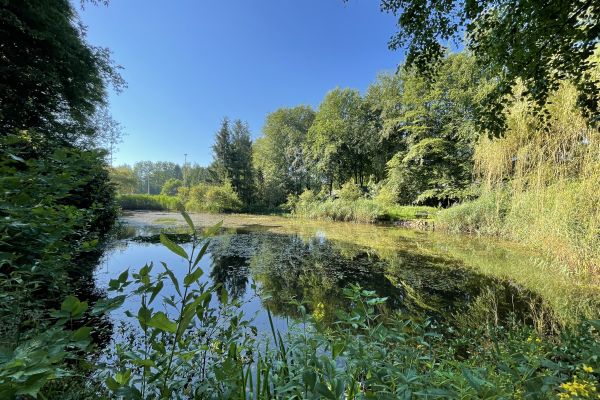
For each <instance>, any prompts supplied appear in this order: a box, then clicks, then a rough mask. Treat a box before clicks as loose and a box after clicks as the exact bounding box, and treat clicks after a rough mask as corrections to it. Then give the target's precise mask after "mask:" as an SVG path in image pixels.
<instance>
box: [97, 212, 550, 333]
mask: <svg viewBox="0 0 600 400" xmlns="http://www.w3.org/2000/svg"><path fill="white" fill-rule="evenodd" d="M218 218H219V216H201V215H197V216H194V219H196V223H198V224H199V226H201V225H210V224H212V223H214V222H215V220H216V219H218ZM223 218H224V219H225V220H226V221H225V224H224V226H225V228H224V229H223V230H222V231H221V233H220V234H219V235H218V236H216V237H214V238H213V239H212V240H211V244H210V246H209V249H208V252H207V254H206V255H205V257H204V259H203V260H202V262H201V264H200V265H201V267H202V268H203V270H204V275H203V276H202V278H201V279H202V280H203V281H204V282H209V283H211V284H217V283H219V284H221V285H222V286H223V287H224V288H226V290H227V291H228V293H229V296H230V297H232V298H236V299H239V300H240V301H241V302H242V308H243V310H244V312H245V314H246V315H247V316H249V317H252V316H254V318H255V321H254V325H256V326H257V328H258V329H259V331H261V332H263V333H266V332H267V331H268V318H267V313H266V308H267V307H268V308H269V309H270V310H271V312H272V313H273V314H274V315H275V316H276V318H275V324H276V326H277V328H278V329H280V330H285V329H286V327H287V326H288V321H289V320H290V319H293V318H294V317H297V307H296V306H294V305H291V304H290V300H292V299H295V300H299V301H307V302H308V304H309V306H308V310H309V312H310V311H311V310H313V309H314V306H317V307H318V308H319V312H320V313H323V315H324V319H325V320H326V321H327V320H329V321H331V320H333V319H334V317H335V312H336V311H337V310H339V309H341V308H343V307H346V306H348V304H347V301H346V299H345V298H344V296H343V293H342V290H343V288H344V287H347V286H348V285H350V284H359V285H361V286H362V287H363V288H365V289H369V290H374V291H375V292H377V294H378V295H379V296H381V297H387V298H388V300H387V303H386V307H387V308H388V309H390V310H396V311H399V312H401V313H403V314H404V315H406V316H409V317H414V318H429V319H432V320H435V321H451V320H453V319H454V318H455V317H456V316H461V315H462V316H464V315H465V314H466V315H468V314H469V313H474V312H475V311H474V310H475V309H477V310H479V312H480V313H481V310H480V308H481V304H482V303H486V306H489V308H490V309H489V310H487V309H486V311H485V312H489V318H494V319H497V318H504V317H506V316H507V315H508V314H509V313H511V312H512V313H515V314H516V315H517V317H518V318H519V319H521V320H523V321H525V322H529V321H531V315H529V314H530V312H531V305H532V304H539V303H541V299H540V296H539V295H536V294H534V293H532V292H531V291H529V290H527V289H525V288H524V287H522V286H521V285H519V284H517V283H515V281H514V280H513V279H506V278H502V277H493V276H490V274H483V273H481V272H479V271H477V270H476V269H474V268H472V267H471V266H470V265H469V259H470V258H469V255H472V256H473V257H476V258H477V259H479V260H481V261H480V262H481V263H488V264H490V265H492V268H501V267H502V265H503V264H506V266H507V268H508V267H509V265H511V266H512V267H513V268H514V263H522V264H523V266H524V267H525V266H526V265H529V264H531V262H532V260H533V258H535V256H534V255H532V254H530V253H527V252H526V251H524V250H522V249H511V248H506V247H503V246H500V245H498V244H495V245H492V246H490V245H488V244H486V243H484V242H483V241H480V242H477V244H474V243H468V242H469V241H470V240H471V239H467V238H462V239H459V243H460V244H461V245H462V246H459V248H460V249H462V251H463V253H464V252H466V253H467V254H466V256H465V254H462V253H461V254H462V255H460V256H458V255H457V254H458V253H456V251H454V252H453V251H449V249H456V248H457V246H456V245H457V243H456V240H457V239H456V237H454V238H452V239H450V238H446V239H444V238H440V237H436V236H432V235H431V234H426V233H419V232H415V231H410V230H404V229H400V228H391V227H387V228H386V227H374V226H370V225H368V226H364V225H358V224H332V223H319V222H306V221H299V220H293V219H286V218H270V217H252V216H237V217H235V218H234V219H233V220H232V218H233V217H231V216H224V217H223ZM122 222H123V229H122V233H121V236H120V237H119V238H117V240H115V242H114V243H113V246H112V247H111V248H110V249H109V250H108V251H107V253H106V255H105V257H104V258H103V260H102V262H101V263H100V265H99V266H98V268H97V270H96V284H97V286H98V287H100V288H106V287H107V286H108V282H109V280H110V279H114V278H116V277H117V276H118V275H119V274H120V273H121V272H122V271H123V270H125V269H129V270H130V272H135V271H137V270H139V269H140V268H141V267H142V266H144V265H145V264H147V263H150V262H153V263H154V268H155V269H156V270H157V271H159V270H161V269H162V267H161V266H160V262H161V261H164V262H166V263H167V265H169V266H170V268H171V269H172V270H173V271H174V272H175V273H176V275H178V279H179V280H180V281H182V279H183V276H184V275H185V271H186V269H187V264H186V262H185V261H183V260H181V259H180V258H179V257H178V256H176V255H174V254H173V253H171V252H170V251H169V250H167V249H166V248H164V247H163V246H162V245H161V244H160V243H157V235H158V233H160V232H161V231H167V232H180V231H181V228H179V227H178V226H180V225H179V224H181V223H182V220H181V219H180V218H179V217H178V216H177V215H176V214H164V213H133V214H129V215H126V216H125V218H124V219H123V221H122ZM182 246H183V247H184V248H185V249H186V250H189V248H190V244H189V243H187V244H186V243H183V244H182ZM465 248H466V250H465ZM469 249H470V250H469ZM482 257H487V259H482ZM163 294H165V295H167V296H168V295H172V294H175V290H174V289H173V288H172V287H168V286H167V287H165V289H163ZM490 296H491V297H490ZM490 299H492V301H491V303H493V304H489V303H490ZM213 302H214V303H215V305H216V304H217V302H218V299H216V298H215V299H214V300H213ZM477 306H478V308H476V307H477ZM138 307H139V304H138V303H137V299H136V298H135V297H131V298H129V299H128V301H127V302H126V304H125V307H124V308H123V309H122V310H120V311H117V312H115V313H113V314H112V318H113V320H114V321H115V322H119V321H121V320H124V319H125V315H124V312H125V311H126V310H130V311H132V312H134V313H136V312H137V311H136V310H137V308H138ZM492 308H493V309H492Z"/></svg>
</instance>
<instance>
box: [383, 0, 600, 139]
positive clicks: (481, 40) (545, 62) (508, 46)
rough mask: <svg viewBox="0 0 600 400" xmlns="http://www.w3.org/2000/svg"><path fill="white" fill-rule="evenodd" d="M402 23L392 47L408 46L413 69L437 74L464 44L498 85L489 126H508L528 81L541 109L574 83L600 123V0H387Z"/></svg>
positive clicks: (590, 113) (386, 5)
mask: <svg viewBox="0 0 600 400" xmlns="http://www.w3.org/2000/svg"><path fill="white" fill-rule="evenodd" d="M381 9H382V11H384V12H389V13H392V14H394V15H396V16H397V17H398V20H397V26H398V32H397V33H396V34H395V35H394V36H393V37H392V38H391V40H390V42H389V46H390V48H392V49H400V48H402V47H404V46H406V48H407V59H406V61H407V65H408V66H416V67H417V68H418V69H419V70H420V71H422V72H425V73H426V75H430V76H432V75H433V74H434V70H435V68H436V66H437V64H438V62H439V61H440V60H442V59H443V58H444V55H445V53H446V48H447V47H448V46H449V44H450V43H451V42H452V41H454V42H458V43H461V42H462V41H463V38H464V39H465V45H466V46H467V48H468V49H469V50H470V51H471V52H472V53H473V55H474V56H475V57H476V60H477V62H478V63H479V65H480V66H481V67H482V68H484V69H486V70H487V71H489V72H490V73H491V74H492V75H494V76H495V77H496V78H497V79H498V82H499V84H498V85H497V86H496V87H495V90H494V91H493V92H490V94H489V97H488V99H487V104H488V105H489V107H488V109H487V111H488V112H487V113H486V114H485V115H483V117H484V118H483V119H482V122H484V123H485V125H486V126H487V127H489V128H492V129H493V130H495V131H496V132H498V131H499V130H500V129H502V127H503V126H504V123H503V121H504V119H503V116H504V114H503V113H498V112H497V110H498V106H504V105H506V104H507V101H508V99H507V96H506V95H507V94H509V93H510V92H511V90H512V87H513V86H514V85H515V84H516V83H517V81H519V80H521V81H522V82H524V84H525V86H526V88H527V91H526V93H525V94H526V95H528V96H530V97H531V98H532V99H533V100H535V101H536V103H537V104H538V108H540V109H541V108H542V106H543V105H544V104H545V103H546V102H547V100H548V96H549V94H550V93H552V92H553V91H555V90H557V89H558V86H559V85H560V82H561V81H562V80H564V79H568V80H572V81H573V82H575V84H576V86H577V88H578V89H579V94H580V96H579V105H580V107H581V108H582V109H583V110H584V111H585V112H586V113H587V115H588V117H589V118H590V119H591V120H592V121H596V122H597V121H599V120H600V114H599V101H600V85H599V82H598V80H597V79H593V78H592V75H591V72H592V70H593V67H594V63H593V61H592V59H591V56H592V54H593V53H594V51H595V48H596V46H597V44H598V41H599V39H600V2H598V1H591V0H561V1H540V0H507V1H497V0H484V1H474V0H466V1H454V0H381Z"/></svg>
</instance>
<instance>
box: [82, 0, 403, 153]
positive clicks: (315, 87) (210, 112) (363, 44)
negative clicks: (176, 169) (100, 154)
mask: <svg viewBox="0 0 600 400" xmlns="http://www.w3.org/2000/svg"><path fill="white" fill-rule="evenodd" d="M76 3H77V4H79V1H77V2H76ZM80 14H81V18H82V20H83V23H84V24H85V25H87V27H88V41H89V42H90V43H91V44H93V45H101V46H106V47H109V48H110V49H111V50H112V51H113V58H114V60H115V61H116V62H117V63H118V64H120V65H122V66H123V67H124V70H123V77H124V78H125V80H126V81H127V83H128V88H127V89H126V90H125V91H124V92H123V93H122V94H120V95H111V100H110V101H111V112H112V114H113V116H114V117H115V119H116V120H118V121H119V122H121V123H122V124H123V125H124V127H125V131H126V134H127V136H125V138H124V142H123V143H122V144H120V145H119V151H118V152H117V153H116V154H115V161H114V164H115V165H118V164H122V163H128V164H133V163H134V162H135V161H140V160H152V161H159V160H161V161H173V162H177V163H180V164H182V163H183V158H184V156H183V154H184V153H188V162H190V161H191V162H196V163H198V164H201V165H208V164H209V163H210V162H211V160H212V154H211V148H210V147H211V145H212V143H213V137H214V133H215V132H216V131H217V129H218V128H219V125H220V121H221V119H222V118H223V116H229V117H230V118H232V119H236V118H240V119H242V120H245V121H247V122H248V123H249V125H250V129H251V131H252V136H253V137H254V138H256V137H258V136H260V130H261V128H262V125H263V122H264V118H265V116H266V114H267V113H269V112H272V111H274V110H276V109H277V108H280V107H292V106H295V105H299V104H308V105H311V106H313V107H314V108H316V107H317V106H318V105H319V103H320V101H321V100H322V99H323V96H324V95H325V94H326V93H327V91H329V90H331V89H333V88H335V87H336V86H340V87H351V88H356V89H359V90H361V91H364V90H365V89H366V88H367V87H368V86H369V84H370V83H372V82H373V81H374V80H375V78H376V76H377V74H378V73H379V72H382V71H393V70H395V68H396V67H397V65H398V64H399V63H400V62H401V61H402V58H403V54H402V53H401V52H393V51H390V50H388V48H387V42H388V39H389V38H390V36H391V35H392V34H393V33H394V27H395V19H394V17H393V16H392V15H387V14H383V13H381V12H380V11H379V1H378V0H349V1H348V2H347V3H344V2H343V1H342V0H177V1H173V0H171V1H164V0H163V1H158V0H111V2H110V5H109V6H108V7H104V6H92V5H90V4H88V5H86V8H85V10H84V11H81V10H80Z"/></svg>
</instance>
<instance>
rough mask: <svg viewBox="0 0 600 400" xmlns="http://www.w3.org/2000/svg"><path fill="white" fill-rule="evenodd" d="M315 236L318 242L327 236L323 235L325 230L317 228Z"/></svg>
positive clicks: (323, 240)
mask: <svg viewBox="0 0 600 400" xmlns="http://www.w3.org/2000/svg"><path fill="white" fill-rule="evenodd" d="M315 237H316V238H317V239H318V240H319V244H323V243H325V239H326V238H327V236H326V235H325V232H323V231H321V230H318V231H316V232H315Z"/></svg>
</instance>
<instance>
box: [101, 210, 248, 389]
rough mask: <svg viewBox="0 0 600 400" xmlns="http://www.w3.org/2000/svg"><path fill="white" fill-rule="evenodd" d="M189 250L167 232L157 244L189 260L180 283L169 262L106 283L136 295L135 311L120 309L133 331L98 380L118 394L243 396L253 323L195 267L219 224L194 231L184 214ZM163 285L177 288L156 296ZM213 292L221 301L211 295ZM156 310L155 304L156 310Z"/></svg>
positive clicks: (122, 294) (224, 292)
mask: <svg viewBox="0 0 600 400" xmlns="http://www.w3.org/2000/svg"><path fill="white" fill-rule="evenodd" d="M182 215H183V217H184V218H185V220H186V221H187V223H188V225H189V227H190V230H191V239H192V240H191V250H189V253H188V252H187V251H186V250H185V249H184V248H183V247H181V246H180V245H178V244H176V243H175V242H173V241H171V240H170V239H169V238H168V237H167V236H165V235H164V234H162V235H161V236H160V241H161V243H162V244H163V245H164V246H165V247H166V248H168V249H169V250H171V251H172V252H173V253H175V254H176V255H178V256H180V257H181V258H183V259H185V260H186V261H187V272H186V275H185V277H184V278H183V282H180V281H179V280H178V279H177V277H176V275H175V273H174V272H173V270H172V269H171V268H169V266H168V265H167V264H166V263H164V262H162V263H161V264H162V270H161V271H160V272H158V273H155V272H154V265H153V264H147V265H145V266H144V267H143V268H141V269H140V270H139V271H138V272H136V273H132V274H131V277H130V275H129V271H125V272H123V273H122V274H121V275H120V276H119V277H118V278H117V279H114V280H111V281H110V284H109V288H110V290H111V291H113V292H116V293H118V294H119V295H118V296H117V297H121V298H122V297H123V296H133V297H136V298H138V299H139V304H140V306H139V309H138V311H137V313H136V314H134V313H132V312H130V311H126V315H127V316H128V317H129V318H130V319H132V320H133V322H134V325H135V326H136V328H135V329H136V332H134V334H133V335H130V339H129V340H124V341H123V342H120V343H117V345H116V351H115V355H114V357H113V359H112V360H111V362H110V364H111V368H109V370H108V372H105V375H106V376H105V377H104V382H105V384H106V386H107V387H108V388H109V390H110V391H111V392H112V394H113V395H114V396H116V397H121V398H127V399H156V398H163V399H165V398H166V399H170V398H237V397H239V398H244V397H245V396H244V392H245V385H246V383H245V380H247V379H248V376H246V375H244V373H243V371H244V370H245V367H244V366H245V365H247V364H250V363H251V361H252V348H253V344H254V341H255V339H254V338H255V336H256V329H255V328H254V327H253V326H251V325H250V321H249V320H246V319H245V318H244V315H243V312H242V311H241V309H240V307H239V303H238V302H237V300H230V299H229V298H228V294H227V291H226V290H225V288H221V287H220V286H219V285H209V284H208V283H207V282H201V281H200V278H201V277H202V275H203V270H202V268H201V267H200V266H199V264H200V261H201V260H202V258H203V257H204V255H205V254H206V251H207V248H208V245H209V242H210V237H211V236H213V235H214V234H215V233H216V232H218V231H219V229H220V227H221V224H218V225H216V226H214V227H212V228H210V229H209V230H207V231H205V232H203V234H202V235H199V234H198V232H197V230H196V228H195V227H194V224H193V222H192V220H191V219H190V217H189V216H188V215H187V214H186V213H185V212H184V213H182ZM165 284H167V285H172V287H173V288H174V290H175V293H176V294H175V295H168V296H167V295H161V292H162V290H163V288H164V287H165ZM214 296H218V297H219V303H220V304H219V305H218V306H213V305H212V304H211V300H212V299H213V297H214ZM159 309H160V311H159Z"/></svg>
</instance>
